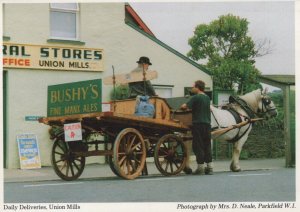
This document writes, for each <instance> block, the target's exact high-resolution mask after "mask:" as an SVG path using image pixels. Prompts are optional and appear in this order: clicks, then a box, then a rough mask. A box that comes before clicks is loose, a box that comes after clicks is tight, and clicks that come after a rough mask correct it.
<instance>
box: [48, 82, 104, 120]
mask: <svg viewBox="0 0 300 212" xmlns="http://www.w3.org/2000/svg"><path fill="white" fill-rule="evenodd" d="M101 86H102V81H101V79H97V80H87V81H81V82H74V83H65V84H59V85H51V86H48V107H47V116H48V117H51V116H52V117H53V116H65V115H73V114H84V113H95V112H101V110H102V104H101V102H102V92H101V90H102V89H101Z"/></svg>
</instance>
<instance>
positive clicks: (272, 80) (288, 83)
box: [258, 75, 296, 85]
mask: <svg viewBox="0 0 300 212" xmlns="http://www.w3.org/2000/svg"><path fill="white" fill-rule="evenodd" d="M271 76H274V75H271ZM290 76H295V75H290ZM258 78H261V79H263V80H266V81H270V82H275V83H278V84H282V85H295V84H296V83H295V82H281V81H278V80H274V79H270V78H268V75H260V76H259V77H258Z"/></svg>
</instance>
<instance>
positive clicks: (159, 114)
mask: <svg viewBox="0 0 300 212" xmlns="http://www.w3.org/2000/svg"><path fill="white" fill-rule="evenodd" d="M150 103H151V104H153V105H154V107H155V116H154V118H155V119H162V120H170V111H171V110H170V107H169V106H168V104H167V103H166V101H165V100H164V99H161V98H159V97H152V98H150ZM135 106H136V100H135V99H126V100H120V101H116V102H113V103H112V107H111V108H112V110H113V112H115V113H118V114H124V115H133V114H134V113H135Z"/></svg>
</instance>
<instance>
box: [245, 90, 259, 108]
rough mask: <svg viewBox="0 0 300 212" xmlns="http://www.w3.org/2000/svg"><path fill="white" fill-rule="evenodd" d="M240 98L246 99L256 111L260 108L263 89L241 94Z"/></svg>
mask: <svg viewBox="0 0 300 212" xmlns="http://www.w3.org/2000/svg"><path fill="white" fill-rule="evenodd" d="M240 98H241V99H243V100H244V101H246V102H247V103H248V105H249V106H250V107H251V109H252V110H253V111H255V112H256V111H257V109H258V103H259V101H260V99H261V90H260V89H257V90H254V91H252V92H250V93H247V94H245V95H243V96H240Z"/></svg>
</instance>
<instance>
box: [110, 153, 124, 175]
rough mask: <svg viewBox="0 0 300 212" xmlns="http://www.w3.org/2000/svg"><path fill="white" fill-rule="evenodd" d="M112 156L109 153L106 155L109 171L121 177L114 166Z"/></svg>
mask: <svg viewBox="0 0 300 212" xmlns="http://www.w3.org/2000/svg"><path fill="white" fill-rule="evenodd" d="M113 157H114V156H113V155H109V156H108V164H109V167H110V169H111V171H112V172H113V173H114V174H115V175H116V176H118V177H121V176H120V174H119V172H118V171H117V170H116V168H115V163H114V158H113Z"/></svg>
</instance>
